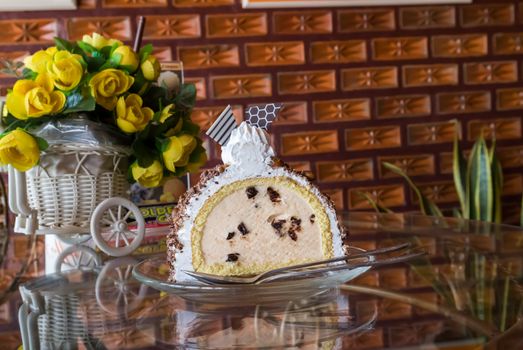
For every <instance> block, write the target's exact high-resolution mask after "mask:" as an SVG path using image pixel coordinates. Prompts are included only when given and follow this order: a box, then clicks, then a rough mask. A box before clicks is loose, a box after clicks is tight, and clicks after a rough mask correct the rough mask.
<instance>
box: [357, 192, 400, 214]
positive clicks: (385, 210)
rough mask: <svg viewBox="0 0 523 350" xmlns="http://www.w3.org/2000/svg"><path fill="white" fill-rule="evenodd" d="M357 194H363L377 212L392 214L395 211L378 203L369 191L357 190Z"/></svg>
mask: <svg viewBox="0 0 523 350" xmlns="http://www.w3.org/2000/svg"><path fill="white" fill-rule="evenodd" d="M356 194H357V195H358V196H361V197H363V198H365V200H366V201H367V202H368V203H369V204H370V205H371V206H372V208H373V209H374V210H375V211H376V212H377V213H385V214H392V213H394V212H393V211H392V210H390V209H389V208H386V207H384V206H382V205H380V204H378V203H377V202H376V201H375V200H374V199H372V198H371V197H370V196H369V195H368V194H367V193H365V192H360V191H358V192H356Z"/></svg>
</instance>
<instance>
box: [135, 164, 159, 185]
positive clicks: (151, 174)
mask: <svg viewBox="0 0 523 350" xmlns="http://www.w3.org/2000/svg"><path fill="white" fill-rule="evenodd" d="M131 173H132V175H133V179H135V180H136V181H138V183H139V184H140V185H142V186H144V187H157V186H160V184H161V182H162V180H163V167H162V164H161V163H160V162H159V161H157V160H155V161H154V162H153V163H152V164H151V165H149V166H148V167H147V168H142V167H141V166H139V165H138V162H134V163H133V164H132V165H131Z"/></svg>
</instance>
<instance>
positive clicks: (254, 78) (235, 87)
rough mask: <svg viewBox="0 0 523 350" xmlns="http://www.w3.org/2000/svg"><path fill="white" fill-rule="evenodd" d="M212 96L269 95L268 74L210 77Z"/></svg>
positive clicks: (269, 81) (269, 80)
mask: <svg viewBox="0 0 523 350" xmlns="http://www.w3.org/2000/svg"><path fill="white" fill-rule="evenodd" d="M211 86H212V94H213V96H214V98H236V97H256V96H271V95H272V90H271V76H270V75H269V74H246V75H229V76H214V77H211Z"/></svg>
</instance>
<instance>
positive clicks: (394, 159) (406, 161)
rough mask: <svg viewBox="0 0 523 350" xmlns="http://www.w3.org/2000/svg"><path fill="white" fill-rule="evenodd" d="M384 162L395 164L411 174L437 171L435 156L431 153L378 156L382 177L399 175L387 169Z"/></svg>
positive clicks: (416, 174)
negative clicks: (435, 168)
mask: <svg viewBox="0 0 523 350" xmlns="http://www.w3.org/2000/svg"><path fill="white" fill-rule="evenodd" d="M383 162H388V163H391V164H394V165H395V166H397V167H399V168H400V169H401V170H403V171H404V172H405V173H406V174H407V175H409V176H419V175H433V174H434V173H435V170H434V156H433V155H431V154H420V155H403V156H386V157H378V164H379V170H380V177H381V178H389V177H399V175H397V174H396V173H393V172H392V171H390V170H389V169H387V168H386V167H385V166H384V165H383Z"/></svg>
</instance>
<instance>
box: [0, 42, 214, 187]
mask: <svg viewBox="0 0 523 350" xmlns="http://www.w3.org/2000/svg"><path fill="white" fill-rule="evenodd" d="M152 49H153V48H152V46H151V45H145V46H144V47H142V48H141V49H140V50H139V51H138V52H136V51H135V50H133V49H132V48H131V47H129V46H127V45H124V44H123V43H122V42H120V41H118V40H114V39H108V38H105V37H104V36H101V35H99V34H97V33H93V34H92V35H91V36H89V35H85V36H84V37H83V39H82V40H80V41H77V42H71V41H67V40H64V39H61V38H55V46H53V47H50V48H47V49H45V50H40V51H38V52H36V53H34V54H33V55H32V56H29V57H27V58H26V59H25V60H24V63H23V65H22V64H20V65H19V66H17V68H20V69H18V70H17V72H18V75H19V77H20V79H19V80H17V81H16V82H15V84H14V86H13V88H12V89H11V90H9V92H8V95H7V98H6V108H7V111H8V113H7V116H6V117H4V118H2V124H3V126H4V132H3V133H2V134H1V135H0V162H1V163H4V164H11V165H12V166H13V167H15V168H16V169H18V170H19V171H27V170H29V169H31V168H32V167H34V166H35V165H37V164H38V162H39V159H40V151H42V150H45V149H46V148H47V147H48V143H47V141H46V140H44V139H42V138H40V137H37V136H36V135H33V134H31V130H32V129H33V128H35V127H37V126H41V125H43V124H45V123H49V122H52V121H55V120H59V119H60V120H61V119H64V118H68V117H73V116H77V115H78V113H82V114H86V115H87V117H88V118H89V119H90V120H93V121H96V122H101V123H104V125H107V128H113V129H115V130H117V132H118V133H121V134H122V136H124V138H125V139H126V140H129V142H128V144H127V146H129V147H130V149H131V150H132V154H131V156H130V160H129V164H130V166H129V171H128V178H129V181H130V182H136V181H137V182H138V183H140V184H141V185H143V186H146V187H154V186H158V185H160V184H161V183H162V182H163V181H164V180H165V179H166V178H168V177H172V176H182V175H184V174H186V173H187V172H192V171H195V170H197V169H198V168H199V167H200V166H201V165H203V164H204V163H205V161H206V160H207V158H206V153H205V149H204V148H203V147H202V141H201V139H200V138H199V137H198V134H199V127H198V126H197V125H196V124H194V123H192V122H191V120H190V115H191V109H192V107H193V105H194V102H195V97H196V90H195V87H194V85H189V84H188V85H185V84H182V85H181V86H180V87H179V89H178V91H177V92H176V93H174V94H173V93H172V91H170V89H168V87H167V86H166V85H165V84H163V85H162V84H158V83H157V80H158V77H159V75H160V70H161V69H160V64H159V62H158V60H157V59H156V57H154V55H152V54H151V53H152ZM20 70H21V72H20Z"/></svg>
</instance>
